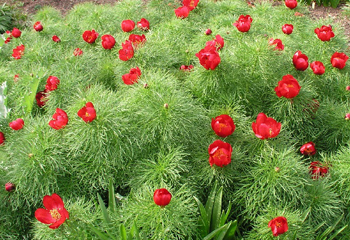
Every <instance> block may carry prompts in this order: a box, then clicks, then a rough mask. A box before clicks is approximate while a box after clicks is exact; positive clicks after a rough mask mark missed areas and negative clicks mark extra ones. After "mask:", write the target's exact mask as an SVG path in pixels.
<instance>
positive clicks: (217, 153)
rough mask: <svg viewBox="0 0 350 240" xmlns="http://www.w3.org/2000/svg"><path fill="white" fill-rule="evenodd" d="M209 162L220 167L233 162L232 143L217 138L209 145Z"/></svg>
mask: <svg viewBox="0 0 350 240" xmlns="http://www.w3.org/2000/svg"><path fill="white" fill-rule="evenodd" d="M208 152H209V164H210V166H211V167H212V166H213V164H215V165H216V166H218V167H224V166H226V165H228V164H230V162H231V154H232V147H231V144H229V143H225V142H223V141H221V140H215V141H214V142H213V143H212V144H210V145H209V148H208Z"/></svg>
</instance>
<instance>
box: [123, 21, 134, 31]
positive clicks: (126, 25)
mask: <svg viewBox="0 0 350 240" xmlns="http://www.w3.org/2000/svg"><path fill="white" fill-rule="evenodd" d="M121 28H122V30H123V32H131V31H132V30H133V29H134V28H135V22H134V21H133V20H130V19H127V20H123V21H122V23H121Z"/></svg>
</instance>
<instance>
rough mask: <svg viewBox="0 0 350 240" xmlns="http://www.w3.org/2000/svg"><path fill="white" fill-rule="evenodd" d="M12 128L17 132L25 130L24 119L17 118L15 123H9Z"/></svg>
mask: <svg viewBox="0 0 350 240" xmlns="http://www.w3.org/2000/svg"><path fill="white" fill-rule="evenodd" d="M9 126H10V128H12V129H13V130H15V131H17V130H20V129H22V128H23V126H24V121H23V119H22V118H17V119H16V120H15V121H12V122H10V123H9Z"/></svg>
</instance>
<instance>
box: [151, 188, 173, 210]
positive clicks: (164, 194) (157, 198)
mask: <svg viewBox="0 0 350 240" xmlns="http://www.w3.org/2000/svg"><path fill="white" fill-rule="evenodd" d="M171 197H172V195H171V193H170V192H169V191H168V190H166V189H165V188H160V189H157V190H155V191H154V194H153V201H154V203H155V204H157V205H158V206H161V207H165V206H166V205H168V204H169V203H170V200H171Z"/></svg>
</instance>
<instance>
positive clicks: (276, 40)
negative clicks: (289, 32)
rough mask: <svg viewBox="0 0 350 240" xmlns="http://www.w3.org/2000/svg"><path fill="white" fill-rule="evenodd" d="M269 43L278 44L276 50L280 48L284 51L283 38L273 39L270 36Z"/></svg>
mask: <svg viewBox="0 0 350 240" xmlns="http://www.w3.org/2000/svg"><path fill="white" fill-rule="evenodd" d="M269 45H270V46H272V45H276V47H275V48H274V50H279V51H282V50H283V49H284V45H283V44H282V41H281V39H278V38H276V39H273V38H270V40H269Z"/></svg>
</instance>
